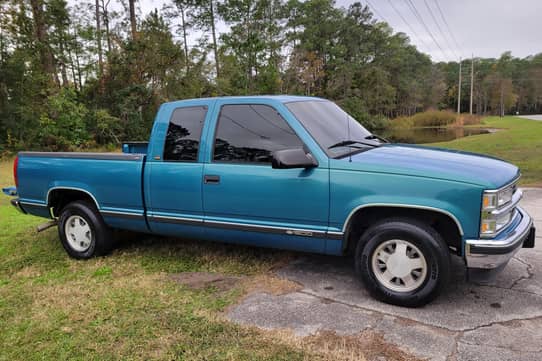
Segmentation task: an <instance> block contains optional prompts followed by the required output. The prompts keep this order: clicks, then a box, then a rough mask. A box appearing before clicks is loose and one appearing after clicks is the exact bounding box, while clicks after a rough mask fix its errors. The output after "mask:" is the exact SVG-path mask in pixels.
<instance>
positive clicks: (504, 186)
mask: <svg viewBox="0 0 542 361" xmlns="http://www.w3.org/2000/svg"><path fill="white" fill-rule="evenodd" d="M520 178H521V173H520V174H518V175H517V176H516V177H515V178H514V179H512V180H511V181H510V182H509V183H507V184H505V185H503V186H502V187H500V188H497V189H486V190H485V191H484V192H486V193H497V192H500V191H502V190H504V189H506V188H508V187H512V186H514V185H515V184H517V183H518V182H519V179H520Z"/></svg>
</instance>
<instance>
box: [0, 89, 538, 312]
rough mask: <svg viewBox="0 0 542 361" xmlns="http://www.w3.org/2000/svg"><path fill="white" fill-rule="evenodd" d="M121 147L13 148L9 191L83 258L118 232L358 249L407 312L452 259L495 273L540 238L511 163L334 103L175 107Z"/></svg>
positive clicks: (441, 281)
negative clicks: (402, 130)
mask: <svg viewBox="0 0 542 361" xmlns="http://www.w3.org/2000/svg"><path fill="white" fill-rule="evenodd" d="M123 151H124V152H123V153H47V152H20V153H19V154H18V157H17V158H16V160H15V164H14V173H15V182H16V187H10V188H7V189H5V190H4V191H5V192H6V193H7V194H10V195H12V196H14V198H13V199H12V204H13V205H14V206H15V207H17V208H18V209H19V210H20V211H21V212H23V213H28V214H33V215H37V216H41V217H48V218H52V221H51V222H50V223H51V224H58V230H59V236H60V240H61V242H62V245H63V246H64V248H65V249H66V251H67V253H68V254H69V255H70V256H71V257H74V258H78V259H85V258H90V257H94V256H98V255H103V254H106V253H107V252H108V251H109V250H111V248H112V247H113V244H114V243H113V238H112V236H111V230H112V229H126V230H133V231H138V232H147V233H153V234H160V235H171V236H179V237H186V238H194V239H198V240H200V239H201V240H216V241H222V242H231V243H238V244H248V245H254V246H262V247H274V248H281V249H290V250H298V251H305V252H313V253H323V254H329V255H344V254H351V255H353V256H354V259H355V268H356V270H357V272H358V274H359V277H360V279H361V280H362V281H363V283H364V284H365V286H366V287H367V289H368V290H369V291H370V293H371V294H372V295H373V296H374V297H376V298H378V299H380V300H383V301H384V302H388V303H392V304H397V305H403V306H411V307H414V306H420V305H423V304H425V303H427V302H429V301H431V300H432V299H433V298H434V297H435V296H436V295H437V294H438V293H439V291H440V290H441V289H442V288H443V287H445V286H446V284H447V282H448V278H449V275H450V268H451V265H450V258H451V255H454V256H458V257H461V258H462V259H463V260H464V261H465V263H466V266H467V268H468V270H469V272H470V273H473V274H474V273H482V274H492V273H494V272H495V271H499V270H501V269H502V268H503V267H504V266H505V265H506V264H507V262H508V261H509V260H510V258H511V257H512V256H513V255H514V254H515V253H516V252H517V251H518V250H519V249H520V248H521V247H533V246H534V239H535V230H534V228H533V222H532V220H531V218H530V217H529V215H528V214H527V213H526V212H525V211H524V210H523V209H521V208H520V207H518V202H519V200H520V199H521V195H522V192H521V190H520V189H519V188H518V187H517V182H518V179H519V176H520V173H519V170H518V168H517V167H515V166H514V165H512V164H509V163H506V162H504V161H501V160H499V159H495V158H491V157H487V156H482V155H476V154H470V153H464V152H457V151H450V150H443V149H437V148H429V147H422V146H413V145H400V144H390V143H387V142H386V141H385V140H384V139H381V138H379V137H378V136H376V135H373V134H371V133H370V132H369V131H367V130H366V129H365V128H364V127H363V126H362V125H360V124H359V123H358V122H357V121H356V120H354V119H353V118H352V117H350V116H349V115H348V114H347V113H345V112H344V111H343V110H341V108H339V107H338V106H337V105H335V104H334V103H333V102H330V101H327V100H325V99H319V98H311V97H297V96H261V97H225V98H209V99H193V100H183V101H176V102H170V103H166V104H163V105H162V106H161V107H160V110H159V111H158V114H157V115H156V121H155V123H154V127H153V130H152V134H151V137H150V142H149V143H131V144H125V145H124V146H123ZM475 271H476V272H475Z"/></svg>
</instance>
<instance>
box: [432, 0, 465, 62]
mask: <svg viewBox="0 0 542 361" xmlns="http://www.w3.org/2000/svg"><path fill="white" fill-rule="evenodd" d="M433 1H434V2H435V5H437V9H438V12H439V13H440V17H441V18H442V21H443V22H444V25H445V26H446V28H447V29H448V33H449V34H450V37H451V38H452V41H453V42H454V44H455V46H456V47H457V51H458V52H459V55H461V47H460V46H459V45H458V44H457V40H456V39H455V36H454V33H453V31H452V29H451V28H450V25H449V24H448V21H446V17H445V16H444V13H443V12H442V9H441V8H440V5H439V3H438V1H437V0H433Z"/></svg>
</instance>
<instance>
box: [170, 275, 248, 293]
mask: <svg viewBox="0 0 542 361" xmlns="http://www.w3.org/2000/svg"><path fill="white" fill-rule="evenodd" d="M169 277H170V278H171V279H172V280H174V281H175V282H177V283H180V284H182V285H184V286H187V287H190V288H193V289H197V290H199V289H204V288H207V287H216V288H217V289H218V290H219V291H228V290H230V289H232V288H234V287H235V286H236V285H237V284H238V283H239V281H241V280H242V279H243V278H244V277H239V276H226V275H223V274H220V273H209V272H183V273H176V274H172V275H170V276H169Z"/></svg>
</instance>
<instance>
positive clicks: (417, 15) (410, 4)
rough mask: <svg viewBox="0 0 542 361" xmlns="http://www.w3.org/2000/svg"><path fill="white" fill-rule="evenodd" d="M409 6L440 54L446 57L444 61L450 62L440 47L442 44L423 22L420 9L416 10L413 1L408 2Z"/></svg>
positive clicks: (408, 0)
mask: <svg viewBox="0 0 542 361" xmlns="http://www.w3.org/2000/svg"><path fill="white" fill-rule="evenodd" d="M407 4H408V5H409V8H410V11H412V13H413V14H414V16H415V17H416V18H417V19H418V21H419V22H420V24H422V25H423V27H424V28H425V31H427V33H428V34H429V36H430V37H431V39H433V42H434V43H435V44H436V45H437V47H438V48H439V49H440V52H441V53H442V55H443V57H444V60H448V57H447V56H446V54H445V53H444V50H443V49H442V47H441V46H440V44H439V43H438V41H437V39H435V36H434V35H433V33H432V32H431V30H430V29H429V27H428V26H427V24H426V23H425V21H423V18H422V16H421V15H420V13H419V12H418V9H416V5H414V3H413V2H412V0H407Z"/></svg>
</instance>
